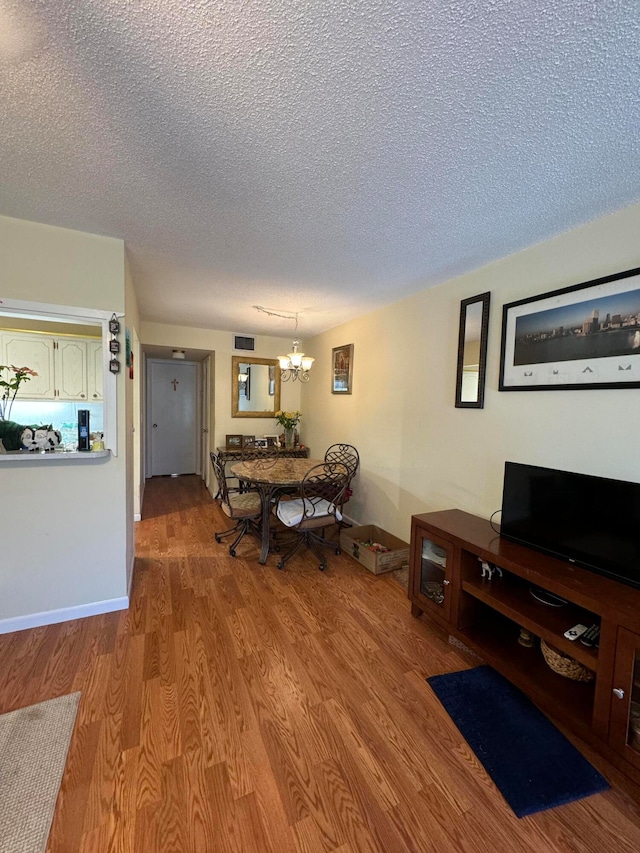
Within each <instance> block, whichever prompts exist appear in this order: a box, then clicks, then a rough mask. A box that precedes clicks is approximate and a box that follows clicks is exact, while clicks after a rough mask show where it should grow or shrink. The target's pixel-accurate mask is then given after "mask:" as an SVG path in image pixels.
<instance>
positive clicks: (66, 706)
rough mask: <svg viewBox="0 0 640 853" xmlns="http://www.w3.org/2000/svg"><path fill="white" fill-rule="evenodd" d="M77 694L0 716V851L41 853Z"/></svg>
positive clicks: (60, 775)
mask: <svg viewBox="0 0 640 853" xmlns="http://www.w3.org/2000/svg"><path fill="white" fill-rule="evenodd" d="M79 701H80V693H70V694H69V695H68V696H60V697H59V698H58V699H50V700H49V701H48V702H40V703H39V704H38V705H30V706H29V707H28V708H20V709H19V710H17V711H11V713H9V714H3V715H1V716H0V851H2V853H44V850H45V849H46V846H47V838H48V837H49V830H50V828H51V821H52V820H53V812H54V810H55V806H56V799H57V797H58V789H59V788H60V782H61V781H62V774H63V772H64V765H65V762H66V759H67V750H68V749H69V742H70V740H71V733H72V731H73V724H74V722H75V719H76V713H77V710H78V702H79Z"/></svg>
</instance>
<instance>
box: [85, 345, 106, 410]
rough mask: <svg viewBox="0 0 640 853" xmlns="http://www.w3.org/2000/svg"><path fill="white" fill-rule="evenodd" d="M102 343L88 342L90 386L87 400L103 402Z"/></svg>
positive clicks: (88, 386)
mask: <svg viewBox="0 0 640 853" xmlns="http://www.w3.org/2000/svg"><path fill="white" fill-rule="evenodd" d="M102 358H103V356H102V341H87V367H88V385H87V400H88V401H89V402H90V403H91V402H93V403H97V402H98V401H99V400H102V374H103V367H102Z"/></svg>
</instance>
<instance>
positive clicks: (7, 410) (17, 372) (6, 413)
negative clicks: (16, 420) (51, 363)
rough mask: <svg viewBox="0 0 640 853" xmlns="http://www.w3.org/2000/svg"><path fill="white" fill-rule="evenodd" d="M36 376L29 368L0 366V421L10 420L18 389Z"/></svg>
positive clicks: (13, 365)
mask: <svg viewBox="0 0 640 853" xmlns="http://www.w3.org/2000/svg"><path fill="white" fill-rule="evenodd" d="M37 375H38V374H37V373H36V372H35V370H31V368H30V367H16V366H15V364H0V421H9V420H11V408H12V406H13V401H14V400H15V399H16V394H17V393H18V389H19V388H20V386H21V385H22V383H23V382H28V381H29V380H30V379H31V378H32V377H33V376H37Z"/></svg>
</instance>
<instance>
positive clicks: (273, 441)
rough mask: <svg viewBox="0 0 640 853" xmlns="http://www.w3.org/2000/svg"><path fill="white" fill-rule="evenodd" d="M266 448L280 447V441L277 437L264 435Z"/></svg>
mask: <svg viewBox="0 0 640 853" xmlns="http://www.w3.org/2000/svg"><path fill="white" fill-rule="evenodd" d="M264 437H265V438H266V440H267V447H280V439H279V438H278V436H277V435H265V436H264Z"/></svg>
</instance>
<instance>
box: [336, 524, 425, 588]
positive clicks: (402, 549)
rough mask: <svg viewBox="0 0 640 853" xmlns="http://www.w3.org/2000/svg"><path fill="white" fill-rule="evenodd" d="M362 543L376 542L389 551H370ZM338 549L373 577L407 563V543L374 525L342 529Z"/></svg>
mask: <svg viewBox="0 0 640 853" xmlns="http://www.w3.org/2000/svg"><path fill="white" fill-rule="evenodd" d="M363 542H377V543H378V544H380V545H384V546H385V547H387V548H389V549H390V550H389V551H372V550H370V549H369V548H367V547H366V546H364V545H363V544H362V543H363ZM340 548H341V550H342V552H343V554H349V556H350V557H353V558H354V560H357V561H358V562H359V563H361V564H362V565H363V566H364V567H365V569H368V570H369V571H370V572H372V573H373V574H374V575H379V574H382V572H390V571H392V570H393V569H400V568H402V566H404V565H406V564H407V563H408V562H409V544H408V542H403V541H402V539H398V538H397V537H396V536H392V535H391V534H390V533H387V531H386V530H382V528H381V527H376V526H375V524H365V525H363V526H362V527H347V528H343V529H342V530H341V531H340Z"/></svg>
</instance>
